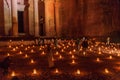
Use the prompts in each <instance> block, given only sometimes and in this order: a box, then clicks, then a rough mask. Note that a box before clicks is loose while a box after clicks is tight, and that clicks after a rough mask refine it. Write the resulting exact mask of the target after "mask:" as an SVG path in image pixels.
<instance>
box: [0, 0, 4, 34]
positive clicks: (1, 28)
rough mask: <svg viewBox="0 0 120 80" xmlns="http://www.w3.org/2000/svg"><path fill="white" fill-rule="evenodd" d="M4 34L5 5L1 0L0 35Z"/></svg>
mask: <svg viewBox="0 0 120 80" xmlns="http://www.w3.org/2000/svg"><path fill="white" fill-rule="evenodd" d="M4 34H5V31H4V5H3V0H0V36H1V35H4Z"/></svg>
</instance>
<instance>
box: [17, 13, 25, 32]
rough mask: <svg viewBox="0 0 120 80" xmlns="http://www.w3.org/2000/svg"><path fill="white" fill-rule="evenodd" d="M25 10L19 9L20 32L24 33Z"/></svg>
mask: <svg viewBox="0 0 120 80" xmlns="http://www.w3.org/2000/svg"><path fill="white" fill-rule="evenodd" d="M23 17H24V16H23V11H18V32H19V33H24V21H23Z"/></svg>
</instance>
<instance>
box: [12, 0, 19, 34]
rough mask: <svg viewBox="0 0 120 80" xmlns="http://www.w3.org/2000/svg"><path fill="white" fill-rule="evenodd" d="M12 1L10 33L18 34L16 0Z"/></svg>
mask: <svg viewBox="0 0 120 80" xmlns="http://www.w3.org/2000/svg"><path fill="white" fill-rule="evenodd" d="M11 1H12V3H11V4H12V35H13V36H18V16H17V0H11Z"/></svg>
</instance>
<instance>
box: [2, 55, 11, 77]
mask: <svg viewBox="0 0 120 80" xmlns="http://www.w3.org/2000/svg"><path fill="white" fill-rule="evenodd" d="M9 67H10V58H9V57H6V58H5V59H4V60H3V61H2V62H0V68H1V69H3V74H4V75H6V74H8V69H9Z"/></svg>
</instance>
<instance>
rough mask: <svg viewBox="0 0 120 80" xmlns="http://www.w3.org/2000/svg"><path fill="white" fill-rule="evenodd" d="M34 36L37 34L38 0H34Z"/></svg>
mask: <svg viewBox="0 0 120 80" xmlns="http://www.w3.org/2000/svg"><path fill="white" fill-rule="evenodd" d="M34 18H35V36H39V15H38V0H34Z"/></svg>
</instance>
